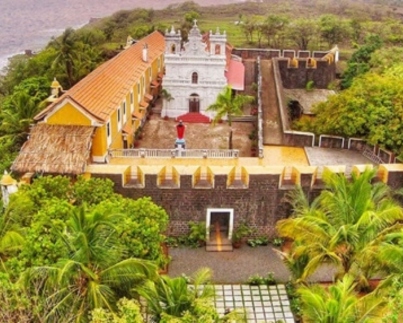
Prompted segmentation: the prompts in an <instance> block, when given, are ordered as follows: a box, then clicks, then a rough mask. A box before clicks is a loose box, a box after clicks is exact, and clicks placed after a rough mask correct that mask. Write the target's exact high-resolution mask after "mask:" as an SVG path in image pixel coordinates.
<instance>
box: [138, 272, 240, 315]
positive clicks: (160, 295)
mask: <svg viewBox="0 0 403 323" xmlns="http://www.w3.org/2000/svg"><path fill="white" fill-rule="evenodd" d="M210 281H211V271H210V269H208V268H200V269H199V270H198V271H197V272H196V273H194V274H193V275H192V277H190V279H189V280H188V279H187V278H186V277H175V278H170V277H168V276H160V277H159V279H158V280H156V281H147V282H146V283H145V284H144V285H142V286H140V287H139V288H137V291H138V292H139V294H140V295H141V296H143V297H144V298H145V299H146V301H147V306H148V310H149V312H150V314H151V315H152V317H153V319H154V320H155V321H157V322H166V323H168V322H170V323H174V322H178V323H179V322H182V323H191V322H196V321H197V322H206V323H207V322H220V321H222V322H226V321H227V320H228V321H231V320H232V321H231V322H239V323H240V322H245V321H244V314H243V313H242V312H237V311H234V312H233V313H230V314H228V315H226V316H224V317H223V318H220V317H219V315H218V313H217V311H216V309H215V308H214V305H213V301H214V295H215V291H214V287H213V286H212V285H211V284H210Z"/></svg>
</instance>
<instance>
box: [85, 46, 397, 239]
mask: <svg viewBox="0 0 403 323" xmlns="http://www.w3.org/2000/svg"><path fill="white" fill-rule="evenodd" d="M233 54H235V55H238V56H240V57H242V58H243V61H244V62H245V66H246V75H245V80H246V82H248V80H249V81H254V82H256V83H258V91H262V90H264V89H261V84H259V79H260V75H259V74H260V68H259V59H273V62H274V64H273V71H274V78H275V81H276V83H277V87H276V91H277V99H278V104H279V107H280V109H281V112H282V113H281V123H282V127H283V134H284V137H285V139H286V140H285V142H286V143H287V145H289V146H299V147H304V146H314V145H315V144H318V145H319V147H329V148H344V149H352V150H359V151H363V150H365V149H367V150H369V151H370V152H372V156H367V157H368V158H370V157H373V158H370V159H372V160H373V161H374V164H381V165H379V167H378V173H377V179H376V180H379V181H382V182H384V183H387V184H388V185H390V186H391V187H392V188H398V187H401V186H402V185H401V183H402V182H403V165H402V164H392V163H394V162H397V160H396V158H395V157H394V155H393V154H392V153H390V152H388V151H386V150H382V149H380V148H379V147H371V146H368V145H366V144H365V142H363V141H362V140H361V139H357V138H350V139H348V138H347V139H345V138H342V137H335V136H327V135H322V136H320V137H319V138H314V137H312V136H311V135H312V134H306V133H299V132H294V131H292V130H291V128H290V124H289V121H288V116H287V113H286V98H285V97H284V95H283V94H282V92H283V91H282V88H283V87H299V88H301V87H302V88H305V85H306V83H307V81H308V80H314V83H315V87H323V88H326V87H327V85H328V84H329V82H331V81H332V80H334V77H335V68H336V67H335V55H334V54H333V53H329V52H312V53H310V52H308V51H299V52H295V51H279V50H261V49H234V50H233ZM258 57H260V58H259V59H258ZM249 83H250V82H249ZM246 85H249V84H246ZM258 124H259V122H258ZM315 139H316V140H315ZM178 159H179V158H178ZM176 160H177V159H176V158H172V159H170V160H169V161H168V160H167V161H166V162H165V163H164V161H163V160H161V163H159V166H154V167H151V166H139V165H140V164H141V163H136V159H130V160H129V159H128V160H127V162H125V161H123V162H122V163H121V165H120V166H116V165H114V167H111V166H112V165H102V166H100V167H101V168H99V169H98V170H97V169H96V168H94V169H93V170H91V176H93V177H101V178H109V179H111V180H112V181H113V182H114V183H115V190H116V191H117V192H119V193H121V194H122V195H124V196H126V197H130V198H134V199H136V198H140V197H143V196H150V197H151V198H152V200H153V201H154V202H155V203H157V204H158V205H160V206H161V207H163V208H164V209H165V210H166V211H167V213H168V214H169V216H170V226H169V232H168V234H170V235H181V234H185V233H187V231H188V222H189V221H206V210H207V209H208V208H215V209H220V208H222V209H233V210H234V222H235V227H236V226H237V225H238V224H239V223H240V222H246V223H248V224H249V225H250V226H251V227H253V228H255V229H256V234H257V235H261V234H265V235H268V236H269V237H274V236H275V235H276V232H275V224H276V222H277V221H278V220H280V219H283V218H285V217H287V216H289V215H290V212H291V210H290V206H289V204H288V203H287V201H286V197H287V195H288V194H289V193H290V192H291V191H292V190H294V188H295V186H296V185H301V187H302V188H303V190H304V191H305V192H306V194H308V196H309V198H310V199H311V200H312V199H314V198H315V197H316V196H317V195H318V194H319V193H320V192H321V190H322V189H323V188H324V185H323V182H322V178H321V177H322V174H323V172H324V171H325V170H328V171H332V172H335V173H344V174H346V175H347V176H349V173H350V172H356V173H360V172H362V171H363V170H364V169H365V168H366V167H373V166H372V165H357V166H353V167H352V168H351V167H349V170H348V172H347V167H346V166H344V165H337V166H320V167H315V166H295V167H289V166H287V167H284V166H271V165H262V166H247V165H248V163H243V162H242V158H238V159H235V160H234V159H232V161H231V162H228V166H226V167H221V168H220V167H217V166H214V163H213V162H209V158H205V159H200V165H203V166H191V167H190V166H188V167H186V166H183V163H177V164H175V161H176ZM383 163H385V164H383ZM136 164H137V165H136ZM143 165H144V163H143ZM193 165H194V163H193ZM104 167H105V170H106V168H108V167H110V168H108V170H107V171H105V170H103V168H104Z"/></svg>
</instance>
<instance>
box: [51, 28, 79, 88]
mask: <svg viewBox="0 0 403 323" xmlns="http://www.w3.org/2000/svg"><path fill="white" fill-rule="evenodd" d="M51 46H52V47H53V48H54V49H55V50H56V54H55V55H56V56H55V58H54V60H53V64H52V68H55V67H56V66H62V67H63V69H64V72H65V73H66V76H67V80H68V83H69V86H70V87H71V86H73V84H74V65H75V60H77V59H78V58H79V56H80V51H79V49H78V46H77V37H76V32H75V30H74V29H73V28H67V29H66V30H65V31H64V33H63V34H62V36H61V37H60V38H56V39H54V40H53V42H52V43H51Z"/></svg>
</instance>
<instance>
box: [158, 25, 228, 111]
mask: <svg viewBox="0 0 403 323" xmlns="http://www.w3.org/2000/svg"><path fill="white" fill-rule="evenodd" d="M188 39H189V41H188V42H187V43H185V44H184V45H183V47H182V46H181V42H182V37H181V34H180V31H179V30H178V31H177V32H175V30H174V28H173V27H172V29H171V31H170V32H168V31H167V32H166V34H165V43H166V48H165V76H164V79H163V84H162V86H163V88H164V89H165V90H167V92H168V93H169V94H170V95H171V97H172V100H171V101H170V102H167V101H165V102H164V106H163V109H162V111H161V115H162V116H168V117H170V118H176V117H178V116H180V115H183V114H186V113H188V112H200V113H202V114H204V115H206V116H209V117H210V118H213V117H214V112H210V111H208V112H206V109H207V108H208V107H209V106H210V105H211V104H213V103H215V102H216V99H217V96H218V94H219V93H220V92H221V91H222V90H223V89H224V87H225V86H226V85H227V79H226V77H225V74H224V73H225V67H226V54H225V45H226V41H227V36H226V34H225V32H224V33H223V34H220V32H219V31H218V29H217V32H216V33H212V32H211V31H210V35H209V44H210V46H209V48H208V47H207V44H206V43H204V42H203V41H202V35H201V34H200V30H199V28H198V27H197V25H196V21H195V23H194V26H193V28H192V29H191V30H190V31H189V36H188Z"/></svg>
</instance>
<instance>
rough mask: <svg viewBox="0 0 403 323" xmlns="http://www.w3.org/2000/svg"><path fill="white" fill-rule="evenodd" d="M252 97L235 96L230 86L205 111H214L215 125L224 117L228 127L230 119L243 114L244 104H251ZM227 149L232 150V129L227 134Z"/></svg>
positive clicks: (230, 123)
mask: <svg viewBox="0 0 403 323" xmlns="http://www.w3.org/2000/svg"><path fill="white" fill-rule="evenodd" d="M253 100H254V97H252V96H250V95H241V94H238V95H235V93H233V91H232V89H231V87H230V86H226V87H225V88H224V90H223V91H222V92H221V93H220V94H219V95H218V97H217V99H216V102H215V103H214V104H212V105H210V106H209V107H208V108H207V111H214V112H215V116H214V119H213V123H214V124H216V123H217V122H218V121H220V120H222V119H223V118H224V117H226V118H227V119H228V125H229V126H230V127H231V125H232V117H233V116H234V115H242V114H243V110H242V108H243V106H244V105H245V104H246V103H251V102H253ZM229 149H232V128H231V130H230V134H229Z"/></svg>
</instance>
